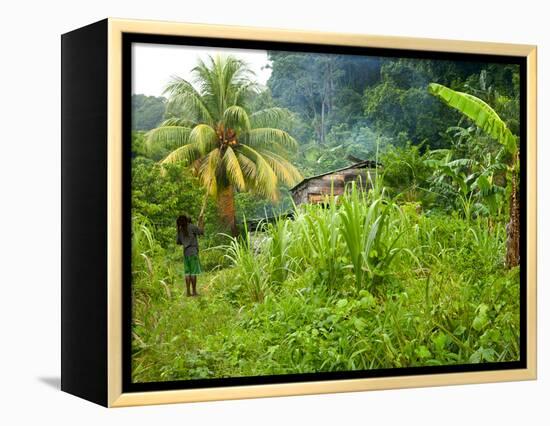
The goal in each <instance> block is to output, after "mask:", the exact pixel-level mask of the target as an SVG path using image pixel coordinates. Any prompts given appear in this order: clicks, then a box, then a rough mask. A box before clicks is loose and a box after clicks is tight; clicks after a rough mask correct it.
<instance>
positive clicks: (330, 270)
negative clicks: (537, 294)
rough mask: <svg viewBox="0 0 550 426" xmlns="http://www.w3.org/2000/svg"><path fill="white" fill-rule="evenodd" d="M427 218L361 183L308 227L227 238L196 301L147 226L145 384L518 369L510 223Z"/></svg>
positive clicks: (141, 224) (141, 336) (313, 212)
mask: <svg viewBox="0 0 550 426" xmlns="http://www.w3.org/2000/svg"><path fill="white" fill-rule="evenodd" d="M487 220H488V219H487V218H485V217H478V218H476V219H471V218H469V219H466V218H464V217H461V216H459V215H458V214H455V215H454V216H450V215H448V214H437V213H434V214H430V215H425V214H421V212H420V210H419V206H418V205H417V204H411V203H405V204H401V205H398V204H397V203H396V202H395V201H393V200H392V199H391V198H390V197H388V196H387V194H386V192H385V191H384V190H383V189H382V188H374V189H373V190H372V191H369V192H368V193H365V192H363V191H359V190H357V188H356V187H355V186H354V185H352V186H350V188H349V190H348V192H347V193H346V194H345V195H344V196H341V197H339V198H337V197H327V199H326V203H324V204H322V205H302V206H299V207H297V208H296V210H295V217H294V220H288V219H283V218H281V219H279V220H276V221H275V222H274V223H265V224H264V225H263V226H264V228H263V232H255V233H250V232H248V231H245V232H243V233H242V235H240V236H238V237H229V236H226V237H225V239H226V241H227V242H226V243H225V244H223V245H222V246H221V247H219V246H218V247H216V248H214V250H221V251H222V252H223V253H225V254H224V256H225V262H226V264H225V265H226V266H227V267H225V268H223V269H222V267H217V268H213V269H212V270H210V271H208V272H207V273H206V274H205V275H202V276H201V277H200V283H203V286H202V287H201V290H202V293H203V296H202V297H200V298H197V299H192V300H191V299H188V298H185V297H184V296H183V290H182V284H181V283H182V270H181V262H174V261H171V260H170V256H167V255H166V253H165V250H164V249H163V248H162V247H161V245H159V244H158V243H157V241H156V240H155V236H154V227H152V226H151V225H150V224H148V223H147V220H146V219H143V218H141V219H139V218H135V219H134V223H133V227H134V229H133V231H134V232H133V235H134V244H133V247H134V251H133V264H134V277H133V278H134V286H133V289H134V318H135V320H134V329H133V330H134V331H133V340H134V349H133V350H134V356H133V360H134V365H133V372H134V380H136V381H154V380H182V379H199V378H213V377H229V376H231V377H236V376H251V375H269V374H287V373H306V372H320V371H338V370H350V369H352V370H353V369H374V368H376V369H378V368H395V367H412V366H426V365H449V364H464V363H478V362H496V361H511V360H517V359H518V357H519V341H518V336H519V330H518V329H519V306H518V304H519V277H518V274H519V272H518V270H517V268H516V269H512V270H507V269H505V268H504V267H503V264H502V262H503V255H502V254H503V252H504V250H505V247H504V246H505V230H504V226H503V224H500V223H499V224H497V225H493V226H492V227H488V226H487Z"/></svg>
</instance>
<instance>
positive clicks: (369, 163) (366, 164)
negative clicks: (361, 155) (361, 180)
mask: <svg viewBox="0 0 550 426" xmlns="http://www.w3.org/2000/svg"><path fill="white" fill-rule="evenodd" d="M379 165H380V164H378V163H377V162H376V161H373V160H362V161H359V162H357V163H353V164H350V165H349V166H346V167H342V168H340V169H335V170H330V171H328V172H325V173H321V174H318V175H315V176H310V177H307V178H304V179H303V180H302V181H301V182H299V183H297V184H296V185H294V186H293V187H292V188H290V191H295V190H296V189H298V188H299V187H301V186H302V185H304V184H306V183H308V182H309V181H310V180H313V179H317V178H320V177H323V176H327V175H331V174H334V173H338V172H342V171H344V170H348V169H366V168H369V169H370V168H372V169H374V168H376V167H378V166H379Z"/></svg>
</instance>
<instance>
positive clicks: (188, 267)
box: [183, 255, 202, 275]
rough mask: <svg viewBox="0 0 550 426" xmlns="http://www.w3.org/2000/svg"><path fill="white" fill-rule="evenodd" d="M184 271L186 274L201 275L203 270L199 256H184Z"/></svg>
mask: <svg viewBox="0 0 550 426" xmlns="http://www.w3.org/2000/svg"><path fill="white" fill-rule="evenodd" d="M183 271H184V273H185V275H199V274H200V273H201V272H202V270H201V262H200V261H199V256H197V255H194V256H183Z"/></svg>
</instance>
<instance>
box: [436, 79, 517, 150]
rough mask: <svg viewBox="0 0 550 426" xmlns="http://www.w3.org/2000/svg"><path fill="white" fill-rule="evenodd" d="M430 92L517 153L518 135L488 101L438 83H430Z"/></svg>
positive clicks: (507, 148)
mask: <svg viewBox="0 0 550 426" xmlns="http://www.w3.org/2000/svg"><path fill="white" fill-rule="evenodd" d="M428 92H430V93H431V94H432V95H434V96H437V97H438V98H439V99H441V100H442V101H443V102H445V103H446V104H447V105H449V106H450V107H452V108H454V109H456V110H458V111H460V112H461V113H462V114H464V115H465V116H466V117H468V118H469V119H471V120H472V121H473V122H474V123H475V124H476V126H478V127H479V128H480V129H482V130H483V131H485V132H486V133H487V134H489V135H490V136H491V137H493V138H494V139H496V140H498V141H499V142H500V143H501V144H502V145H504V147H505V148H506V150H507V151H508V152H510V153H511V154H515V153H516V151H517V136H515V135H514V134H513V133H512V132H511V131H510V129H508V127H507V126H506V123H505V122H504V121H503V120H502V119H501V118H500V117H499V116H498V114H497V113H496V112H495V110H494V109H493V108H491V107H490V106H489V105H488V104H487V103H485V102H484V101H482V100H481V99H479V98H476V97H475V96H472V95H470V94H468V93H462V92H457V91H455V90H452V89H449V88H448V87H445V86H443V85H441V84H437V83H430V84H429V85H428Z"/></svg>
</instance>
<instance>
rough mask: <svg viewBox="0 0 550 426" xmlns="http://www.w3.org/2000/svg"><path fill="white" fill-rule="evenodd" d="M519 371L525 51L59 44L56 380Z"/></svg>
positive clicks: (335, 378)
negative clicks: (59, 253)
mask: <svg viewBox="0 0 550 426" xmlns="http://www.w3.org/2000/svg"><path fill="white" fill-rule="evenodd" d="M535 378H536V48H535V47H534V46H527V45H515V44H497V43H485V42H465V41H449V40H429V39H415V38H397V37H385V36H368V35H348V34H330V33H314V32H301V31H283V30H273V29H258V28H241V27H229V26H213V25H198V24H180V23H167V22H148V21H135V20H120V19H106V20H103V21H100V22H97V23H95V24H92V25H89V26H87V27H83V28H80V29H77V30H75V31H72V32H70V33H67V34H64V35H63V36H62V389H63V390H64V391H66V392H69V393H72V394H74V395H77V396H80V397H83V398H85V399H88V400H90V401H93V402H96V403H99V404H102V405H105V406H112V407H118V406H127V405H141V404H157V403H172V402H186V401H207V400H216V399H233V398H250V397H266V396H279V395H298V394H311V393H330V392H346V391H362V390H371V389H390V388H403V387H419V386H436V385H452V384H466V383H483V382H496V381H508V380H527V379H535Z"/></svg>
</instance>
